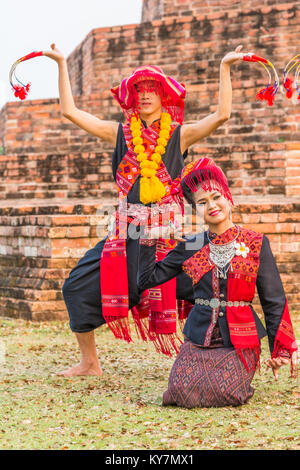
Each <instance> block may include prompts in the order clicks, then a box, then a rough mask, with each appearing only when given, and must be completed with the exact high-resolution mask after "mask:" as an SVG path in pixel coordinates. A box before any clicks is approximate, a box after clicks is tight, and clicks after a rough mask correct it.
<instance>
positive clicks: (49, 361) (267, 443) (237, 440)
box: [0, 319, 300, 450]
mask: <svg viewBox="0 0 300 470" xmlns="http://www.w3.org/2000/svg"><path fill="white" fill-rule="evenodd" d="M294 326H295V325H294ZM298 331H299V328H298ZM0 334H1V341H2V346H3V343H4V345H5V349H6V357H5V361H4V360H3V358H2V364H0V372H1V376H0V448H1V449H70V450H71V449H107V450H108V449H119V450H121V449H122V450H130V449H155V450H156V449H161V450H172V449H174V450H175V449H180V450H183V449H184V450H190V449H224V450H225V449H274V450H275V449H299V448H300V445H299V444H300V440H299V409H300V406H299V396H300V393H299V389H298V388H297V381H296V380H295V379H290V378H289V367H285V368H282V369H281V370H280V371H279V374H280V379H279V381H278V382H275V381H274V380H273V376H272V373H271V372H270V371H269V370H268V371H266V370H265V367H264V366H262V374H261V375H259V374H256V375H255V378H254V381H253V385H254V387H255V389H256V391H255V394H254V397H253V398H252V399H251V400H250V402H249V403H248V404H247V405H244V406H241V407H237V408H231V407H227V408H215V409H211V408H210V409H208V408H205V409H193V410H186V409H181V408H177V407H162V406H161V397H162V394H163V392H164V391H165V389H166V386H167V381H168V376H169V371H170V369H171V366H172V363H173V361H174V359H169V358H167V357H164V356H162V355H158V354H157V353H156V352H155V351H154V348H153V346H152V345H151V344H148V343H146V344H145V343H143V342H141V341H136V342H135V343H134V344H133V343H131V344H127V343H123V342H121V341H117V340H114V339H113V338H112V334H111V333H110V331H109V330H108V328H107V327H106V326H105V327H102V328H100V329H98V330H97V332H96V339H97V345H98V350H99V356H100V358H101V363H102V367H103V369H104V375H103V376H102V377H97V378H96V377H87V378H85V377H80V378H71V379H65V378H63V377H59V376H56V375H55V374H56V372H57V371H60V370H63V369H64V368H66V367H68V366H71V365H73V364H74V363H76V362H78V360H79V354H78V350H77V345H76V341H75V338H74V336H73V335H72V333H71V332H70V331H69V328H68V325H67V324H65V323H62V322H61V323H58V322H55V323H50V322H49V323H42V324H34V323H29V322H25V321H21V320H18V321H14V320H10V319H0ZM298 336H299V335H298ZM0 346H1V344H0ZM267 357H268V350H267V341H266V340H264V341H263V354H262V362H263V360H264V359H266V358H267ZM0 360H1V357H0Z"/></svg>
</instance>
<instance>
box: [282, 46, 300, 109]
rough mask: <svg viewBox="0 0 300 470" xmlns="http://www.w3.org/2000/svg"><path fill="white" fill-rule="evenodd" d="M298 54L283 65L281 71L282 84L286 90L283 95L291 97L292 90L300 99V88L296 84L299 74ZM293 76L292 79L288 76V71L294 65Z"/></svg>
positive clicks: (299, 62) (299, 55)
mask: <svg viewBox="0 0 300 470" xmlns="http://www.w3.org/2000/svg"><path fill="white" fill-rule="evenodd" d="M299 57H300V54H298V55H295V56H294V57H293V58H292V59H291V60H290V61H289V62H288V63H287V64H286V66H285V67H284V71H283V86H284V88H285V90H286V93H285V96H286V97H287V98H292V96H293V94H294V91H296V92H297V94H298V98H297V99H298V100H300V88H299V86H298V83H299V74H300V59H299ZM296 66H297V68H296V72H295V78H294V80H293V79H292V78H291V77H289V73H290V72H291V71H292V70H293V68H294V67H296ZM294 84H295V87H294Z"/></svg>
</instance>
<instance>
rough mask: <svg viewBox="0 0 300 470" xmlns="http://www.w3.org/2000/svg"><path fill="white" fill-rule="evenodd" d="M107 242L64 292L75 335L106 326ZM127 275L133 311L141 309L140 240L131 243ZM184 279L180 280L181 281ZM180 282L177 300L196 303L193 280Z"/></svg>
mask: <svg viewBox="0 0 300 470" xmlns="http://www.w3.org/2000/svg"><path fill="white" fill-rule="evenodd" d="M105 241H106V238H105V239H103V240H101V241H100V242H99V243H97V245H96V246H95V247H94V248H92V249H90V250H88V251H87V252H86V253H85V255H84V256H83V258H81V259H80V260H79V262H78V264H77V265H76V266H75V267H74V268H73V269H72V270H71V272H70V274H69V277H68V278H67V279H66V280H65V282H64V285H63V288H62V292H63V296H64V300H65V303H66V307H67V310H68V314H69V319H70V328H71V330H72V331H73V332H74V333H87V332H89V331H92V330H94V329H96V328H98V327H99V326H101V325H103V324H104V323H105V319H104V318H103V314H102V302H101V288H100V275H101V273H100V258H101V254H102V250H103V248H104V244H105ZM126 254H127V275H128V294H129V310H130V309H131V308H132V307H134V306H135V305H137V304H138V303H139V300H140V296H141V292H139V290H138V287H137V274H138V258H139V240H133V239H132V238H128V239H127V243H126ZM178 278H180V279H178ZM178 278H177V289H176V291H177V292H176V297H177V299H187V300H190V301H192V300H193V287H192V282H191V280H190V278H189V277H188V276H187V275H186V274H185V273H182V275H181V274H180V275H179V276H178Z"/></svg>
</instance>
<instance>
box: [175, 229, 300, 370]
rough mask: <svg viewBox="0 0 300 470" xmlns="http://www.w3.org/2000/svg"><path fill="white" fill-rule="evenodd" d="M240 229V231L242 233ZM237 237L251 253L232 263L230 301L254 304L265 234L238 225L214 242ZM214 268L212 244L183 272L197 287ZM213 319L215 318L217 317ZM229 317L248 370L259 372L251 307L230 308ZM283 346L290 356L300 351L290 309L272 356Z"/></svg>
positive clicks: (240, 355) (228, 308) (237, 347)
mask: <svg viewBox="0 0 300 470" xmlns="http://www.w3.org/2000/svg"><path fill="white" fill-rule="evenodd" d="M238 230H240V232H239V234H238ZM237 234H238V236H237V238H236V241H237V242H238V243H241V242H243V243H245V245H246V246H247V247H248V248H249V250H250V251H249V253H248V254H247V257H246V258H243V257H242V256H234V258H233V259H232V260H231V268H230V270H229V272H228V281H227V302H229V301H244V302H251V301H252V300H253V298H254V296H255V286H256V278H257V271H258V268H259V254H260V250H261V245H262V239H263V235H262V234H260V233H256V232H253V231H251V230H248V229H244V228H242V227H237V226H235V227H233V228H230V229H229V230H227V231H226V232H225V233H223V234H221V235H217V236H216V237H215V238H214V239H213V243H215V244H225V243H228V242H230V241H232V240H233V239H234V238H235V237H236V235H237ZM213 269H215V266H214V264H213V263H212V261H211V260H210V258H209V244H207V245H205V246H204V247H203V248H202V249H201V250H200V251H199V252H197V253H196V254H195V255H194V256H192V257H191V258H189V259H188V260H187V261H185V263H184V264H183V270H184V271H185V272H186V273H187V274H188V275H189V276H190V277H191V278H192V281H193V285H195V284H197V283H198V282H199V280H200V279H201V278H202V277H203V275H204V274H206V273H207V272H208V271H210V270H213ZM217 313H218V312H217ZM212 317H214V315H213V316H212ZM226 317H227V322H228V327H229V333H230V339H231V342H232V344H233V346H234V348H235V350H236V352H237V354H238V355H239V357H240V359H241V361H242V362H243V364H244V365H245V367H246V369H247V370H249V368H251V369H253V370H255V369H256V367H257V363H258V362H259V356H260V343H259V338H258V334H257V330H256V325H255V321H254V317H253V313H252V310H251V308H250V306H244V307H242V306H238V307H234V306H231V307H230V306H227V307H226ZM216 320H217V315H216V316H215V322H216ZM211 326H212V328H213V326H214V325H210V327H211ZM210 327H209V330H210ZM212 328H211V329H212ZM282 347H284V348H286V349H287V350H288V351H289V353H290V355H291V354H292V352H293V351H295V350H297V348H296V349H295V337H294V333H293V328H292V324H291V320H290V317H289V314H288V309H287V306H286V309H285V311H284V312H283V316H282V319H281V322H280V325H279V328H278V331H277V335H276V339H275V347H274V351H273V356H272V357H276V355H277V353H278V351H279V350H280V348H282Z"/></svg>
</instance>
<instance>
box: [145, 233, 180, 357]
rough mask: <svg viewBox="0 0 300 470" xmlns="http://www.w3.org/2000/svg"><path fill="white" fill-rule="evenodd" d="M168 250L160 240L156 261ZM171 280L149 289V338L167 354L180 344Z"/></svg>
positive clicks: (174, 292) (158, 349)
mask: <svg viewBox="0 0 300 470" xmlns="http://www.w3.org/2000/svg"><path fill="white" fill-rule="evenodd" d="M169 251H170V250H169V249H168V247H167V245H166V243H164V241H163V240H160V241H159V242H158V243H157V247H156V261H157V262H158V261H161V260H163V259H164V258H165V256H166V255H167V254H168V252H169ZM173 281H174V279H171V281H168V282H165V283H164V284H162V285H160V286H157V287H155V288H153V289H150V320H149V333H150V339H151V340H152V341H153V342H154V345H155V347H156V349H157V351H161V352H162V353H163V354H166V355H168V356H172V349H174V350H175V351H176V353H178V352H179V345H180V344H182V341H181V340H180V339H179V338H178V336H177V334H176V305H177V304H176V282H173ZM175 281H176V280H175Z"/></svg>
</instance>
